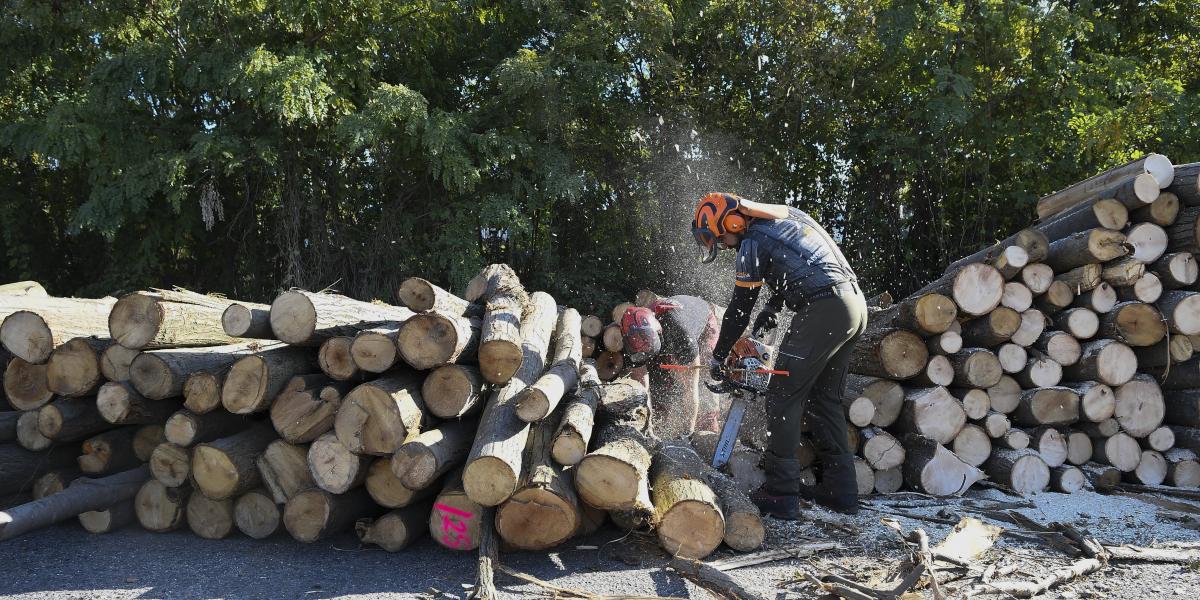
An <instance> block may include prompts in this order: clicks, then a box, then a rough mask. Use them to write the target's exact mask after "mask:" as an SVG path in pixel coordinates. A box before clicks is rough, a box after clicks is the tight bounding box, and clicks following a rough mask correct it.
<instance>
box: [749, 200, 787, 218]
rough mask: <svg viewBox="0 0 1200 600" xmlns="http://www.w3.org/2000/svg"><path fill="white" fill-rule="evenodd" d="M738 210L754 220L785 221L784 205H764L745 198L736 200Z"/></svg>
mask: <svg viewBox="0 0 1200 600" xmlns="http://www.w3.org/2000/svg"><path fill="white" fill-rule="evenodd" d="M738 210H739V211H741V213H742V214H744V215H746V216H750V217H754V218H756V219H786V218H788V207H787V205H786V204H766V203H763V202H755V201H753V200H747V199H745V198H739V199H738Z"/></svg>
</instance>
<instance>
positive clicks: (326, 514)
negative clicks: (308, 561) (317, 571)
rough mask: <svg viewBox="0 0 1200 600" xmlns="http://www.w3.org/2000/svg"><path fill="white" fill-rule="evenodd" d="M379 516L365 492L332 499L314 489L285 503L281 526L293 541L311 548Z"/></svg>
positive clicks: (339, 495) (363, 490) (333, 496)
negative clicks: (312, 545) (355, 525)
mask: <svg viewBox="0 0 1200 600" xmlns="http://www.w3.org/2000/svg"><path fill="white" fill-rule="evenodd" d="M380 512H381V511H380V509H379V507H378V506H376V505H375V503H374V502H371V497H370V496H369V495H368V494H367V491H366V490H365V489H362V488H358V489H355V490H351V491H349V492H347V493H345V494H338V495H334V494H330V493H329V492H326V491H325V490H319V489H315V488H314V489H309V490H305V491H303V492H301V493H299V494H297V495H296V497H294V498H292V499H291V500H288V503H287V505H286V506H285V507H284V509H283V525H284V527H286V528H287V530H288V533H290V534H291V536H292V537H293V538H295V539H296V541H299V542H304V543H309V544H311V543H313V542H316V541H319V540H322V539H325V538H327V537H329V536H332V535H334V534H337V533H341V532H343V531H347V530H349V529H351V528H352V527H353V526H354V523H355V521H357V520H359V519H362V518H365V517H373V516H375V515H377V514H379V513H380Z"/></svg>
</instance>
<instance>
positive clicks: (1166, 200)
mask: <svg viewBox="0 0 1200 600" xmlns="http://www.w3.org/2000/svg"><path fill="white" fill-rule="evenodd" d="M1179 208H1180V203H1179V196H1176V195H1175V194H1172V193H1171V192H1160V193H1159V194H1158V199H1157V200H1155V201H1154V202H1151V203H1150V204H1148V205H1146V206H1142V207H1141V208H1138V209H1135V210H1134V211H1133V212H1131V213H1130V218H1131V219H1132V220H1133V221H1134V222H1137V223H1154V224H1155V225H1158V226H1159V227H1168V226H1170V225H1173V224H1174V223H1175V220H1176V219H1178V218H1179ZM1109 229H1123V227H1109Z"/></svg>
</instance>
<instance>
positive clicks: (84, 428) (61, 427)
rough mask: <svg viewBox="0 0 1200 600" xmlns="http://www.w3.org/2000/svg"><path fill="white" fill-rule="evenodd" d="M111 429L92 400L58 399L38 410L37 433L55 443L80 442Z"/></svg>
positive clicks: (111, 425)
mask: <svg viewBox="0 0 1200 600" xmlns="http://www.w3.org/2000/svg"><path fill="white" fill-rule="evenodd" d="M113 427H115V425H113V424H112V423H109V422H108V421H105V420H104V417H102V416H100V409H98V408H96V401H95V400H94V399H92V398H70V399H68V398H58V399H56V400H54V401H53V402H51V403H50V404H47V405H45V406H43V407H42V408H40V409H38V432H40V433H41V434H42V435H44V436H46V437H47V438H49V439H51V440H54V441H56V442H70V441H75V440H82V439H84V438H86V437H90V436H93V435H96V434H97V433H100V432H102V431H108V430H109V429H112V428H113Z"/></svg>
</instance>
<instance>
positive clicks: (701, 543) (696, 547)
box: [650, 449, 725, 559]
mask: <svg viewBox="0 0 1200 600" xmlns="http://www.w3.org/2000/svg"><path fill="white" fill-rule="evenodd" d="M699 462H700V461H695V462H692V461H685V460H681V459H680V458H679V457H677V456H675V453H673V452H672V451H669V450H666V449H664V450H662V451H659V452H657V453H656V454H655V456H654V462H653V469H652V472H651V474H650V478H651V482H652V485H651V490H653V496H652V497H653V502H654V509H655V516H656V521H657V523H658V525H657V528H656V529H655V532H656V533H657V534H658V541H659V544H661V545H662V547H663V549H665V550H666V551H667V553H668V554H671V555H674V556H682V557H685V558H693V559H702V558H704V557H706V556H708V555H709V554H711V553H712V552H713V550H716V549H717V546H719V545H720V544H721V541H722V539H724V537H725V517H724V514H723V513H722V512H721V506H720V500H719V499H718V498H717V495H716V493H714V492H713V490H712V488H710V487H709V486H708V484H707V483H705V482H704V480H703V478H702V475H703V473H702V472H701V470H700V469H699V465H698V464H697V463H699Z"/></svg>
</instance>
